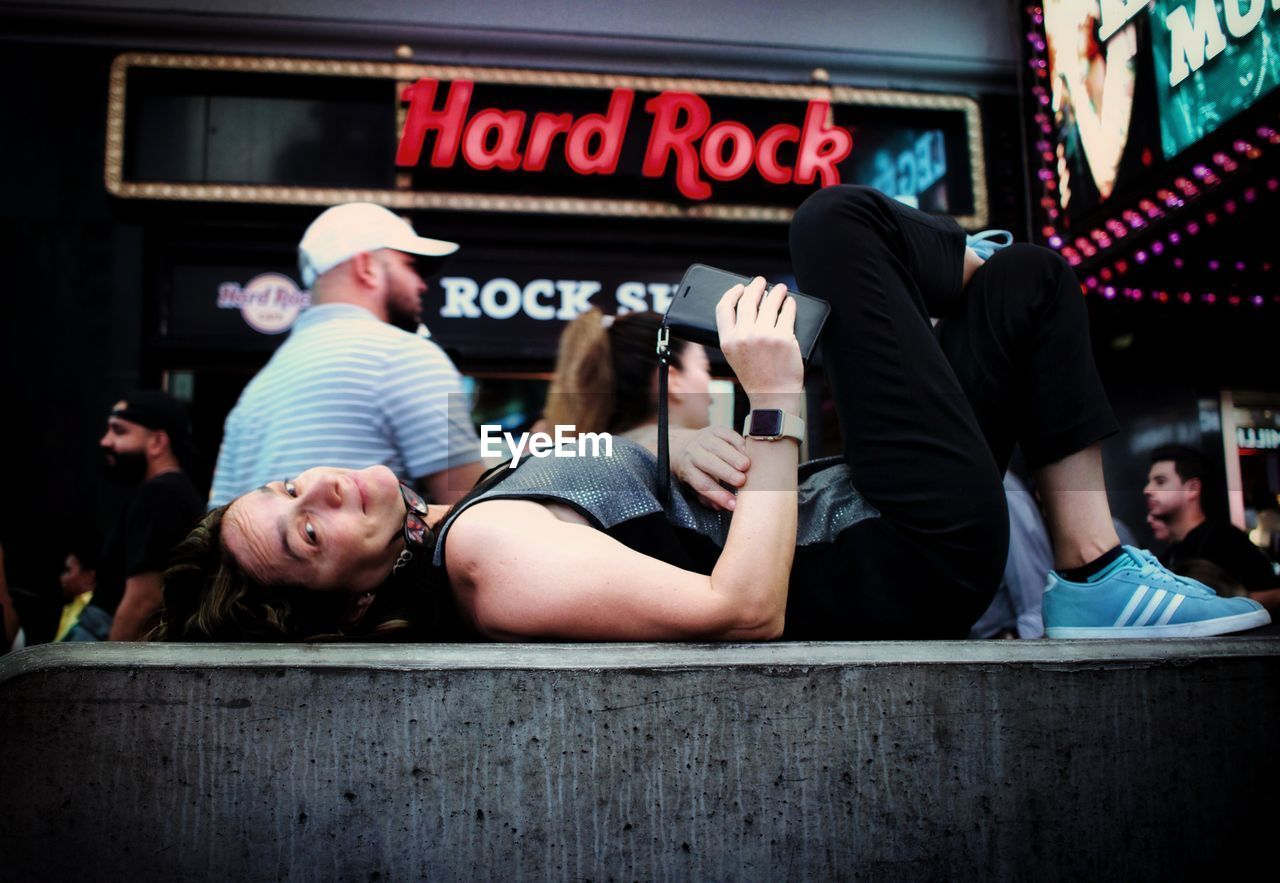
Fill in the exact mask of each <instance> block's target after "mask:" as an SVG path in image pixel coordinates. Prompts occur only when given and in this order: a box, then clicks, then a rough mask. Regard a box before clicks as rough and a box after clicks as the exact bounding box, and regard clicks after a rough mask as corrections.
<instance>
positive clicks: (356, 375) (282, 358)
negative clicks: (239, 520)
mask: <svg viewBox="0 0 1280 883" xmlns="http://www.w3.org/2000/svg"><path fill="white" fill-rule="evenodd" d="M457 250H458V246H457V243H454V242H447V241H445V240H442V239H430V238H428V237H426V236H419V235H418V234H417V233H415V232H414V230H413V227H412V226H411V225H410V224H409V222H408V221H406V220H404V219H403V218H400V217H398V216H397V215H395V214H394V213H392V212H390V211H388V210H387V209H385V208H383V207H382V206H378V205H373V204H371V203H367V202H354V203H348V204H346V205H338V206H334V207H333V208H330V209H327V210H325V211H324V212H322V213H321V214H320V216H319V217H318V218H316V219H315V220H314V221H313V222H312V223H311V226H309V227H308V228H307V230H306V232H305V233H304V234H303V236H302V240H301V242H299V243H298V264H299V269H300V270H301V272H302V281H303V283H304V284H305V285H307V286H308V287H309V288H310V289H311V306H310V307H309V308H308V309H307V310H306V311H304V312H303V313H302V315H300V316H299V317H298V319H297V321H296V322H294V325H293V328H292V330H291V331H290V333H289V339H288V340H286V341H285V342H284V344H283V345H282V346H281V347H280V348H279V349H278V350H277V351H276V353H275V355H274V356H272V358H271V361H270V362H268V363H267V365H266V367H264V368H263V369H262V370H261V371H260V372H258V375H257V376H256V377H254V378H253V380H252V381H250V383H249V385H248V386H247V387H245V390H244V392H243V393H242V394H241V395H240V400H239V401H238V402H237V403H236V406H235V408H234V409H232V411H231V413H230V415H228V417H227V422H226V426H225V430H224V433H223V439H222V448H221V450H220V451H219V453H218V465H217V469H216V470H215V472H214V477H213V490H212V492H211V493H210V495H209V505H210V506H220V505H222V504H224V503H227V502H230V501H231V500H232V499H234V498H235V497H237V496H239V495H240V494H242V493H244V492H246V491H248V490H252V489H253V488H256V487H261V486H262V485H264V484H266V483H268V482H271V481H278V480H282V479H287V478H291V477H293V476H294V475H297V474H298V473H299V472H302V471H304V470H306V469H308V468H310V467H312V466H344V467H348V468H352V469H360V468H363V467H365V466H374V465H378V464H381V465H384V466H387V467H388V468H389V469H391V471H392V472H394V473H396V475H398V476H399V477H400V478H401V480H403V481H406V482H414V481H416V482H418V483H419V484H420V487H421V489H422V490H423V492H424V495H425V496H427V497H429V498H431V499H432V500H434V501H435V502H440V503H451V502H453V501H455V500H457V499H458V498H459V497H461V496H462V494H463V493H465V492H466V491H467V490H468V489H469V488H470V487H471V485H472V484H473V483H474V482H475V479H476V478H478V477H479V475H480V472H481V469H480V463H479V460H480V445H479V441H478V440H477V439H476V436H475V429H474V428H473V426H472V424H471V417H470V414H469V413H468V410H467V407H466V397H465V396H464V395H463V392H462V381H461V378H460V376H459V374H458V372H457V369H456V368H454V366H453V364H452V363H451V362H450V361H449V357H448V356H446V355H445V353H444V351H443V350H442V349H440V347H438V346H436V344H434V343H433V342H431V341H430V340H427V339H426V338H425V337H423V336H419V335H418V334H415V333H413V332H414V331H416V330H417V329H418V327H419V325H420V323H421V321H422V295H423V294H424V293H425V292H426V290H427V285H426V282H424V281H423V274H424V273H425V274H426V275H428V276H430V275H434V272H435V271H438V269H439V265H440V263H441V262H442V261H443V259H444V258H446V257H448V256H449V255H451V254H453V253H454V252H455V251H457Z"/></svg>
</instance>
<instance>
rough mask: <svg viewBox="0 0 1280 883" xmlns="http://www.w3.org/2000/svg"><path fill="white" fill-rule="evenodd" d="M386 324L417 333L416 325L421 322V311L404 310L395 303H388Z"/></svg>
mask: <svg viewBox="0 0 1280 883" xmlns="http://www.w3.org/2000/svg"><path fill="white" fill-rule="evenodd" d="M387 324H388V325H394V326H395V327H396V328H399V329H400V330H401V331H408V332H409V333H410V334H417V333H418V326H419V325H421V324H422V313H421V311H420V310H406V309H404V308H402V307H400V306H398V305H396V304H388V305H387Z"/></svg>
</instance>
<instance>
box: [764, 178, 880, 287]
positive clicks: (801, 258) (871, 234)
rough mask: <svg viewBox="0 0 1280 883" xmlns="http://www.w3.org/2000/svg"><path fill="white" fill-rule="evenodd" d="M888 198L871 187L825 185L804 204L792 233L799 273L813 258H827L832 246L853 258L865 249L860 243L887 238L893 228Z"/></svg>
mask: <svg viewBox="0 0 1280 883" xmlns="http://www.w3.org/2000/svg"><path fill="white" fill-rule="evenodd" d="M887 199H888V197H886V196H885V195H884V194H883V193H881V192H880V191H878V190H875V189H874V188H871V187H866V186H862V185H859V184H837V185H834V186H831V187H824V188H822V189H821V190H819V191H817V192H816V193H814V194H812V195H811V196H810V197H809V198H808V199H806V200H805V201H804V202H803V203H801V205H800V207H799V208H798V209H796V213H795V216H794V217H793V218H792V220H791V230H790V234H789V239H790V245H791V258H792V264H793V266H795V267H796V271H797V273H800V272H803V270H802V267H804V266H805V265H807V264H808V263H810V262H811V261H812V260H819V261H823V260H827V259H828V258H829V257H830V255H831V254H832V253H833V251H832V249H836V250H838V252H839V253H844V254H846V255H847V256H850V257H853V256H856V254H858V253H861V252H862V251H864V250H865V249H861V248H858V244H859V243H862V244H865V243H869V242H872V241H876V240H881V241H884V240H885V239H886V237H888V230H889V229H890V227H891V219H890V218H889V216H888V210H887V209H886V207H885V201H886V200H887ZM873 251H874V249H873ZM851 252H852V253H851Z"/></svg>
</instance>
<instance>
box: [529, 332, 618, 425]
mask: <svg viewBox="0 0 1280 883" xmlns="http://www.w3.org/2000/svg"><path fill="white" fill-rule="evenodd" d="M604 318H605V317H604V314H603V313H601V312H600V311H599V310H597V309H595V308H594V307H592V308H591V309H589V310H587V311H586V312H585V313H582V314H581V315H579V316H578V318H576V319H574V320H573V321H572V322H570V323H569V324H568V325H566V326H565V327H564V331H563V332H562V333H561V334H560V352H559V354H558V355H557V356H556V373H555V376H554V377H553V378H552V379H551V387H550V389H548V390H547V406H546V409H545V410H544V411H543V414H542V416H543V419H544V420H546V422H547V423H548V424H550V426H551V427H552V428H553V429H552V431H554V427H556V426H574V427H576V428H577V431H578V432H604V431H606V430H607V429H609V418H610V416H611V415H612V414H613V407H614V399H615V397H616V379H615V375H614V370H613V351H612V348H611V347H610V345H609V329H607V328H605V326H604Z"/></svg>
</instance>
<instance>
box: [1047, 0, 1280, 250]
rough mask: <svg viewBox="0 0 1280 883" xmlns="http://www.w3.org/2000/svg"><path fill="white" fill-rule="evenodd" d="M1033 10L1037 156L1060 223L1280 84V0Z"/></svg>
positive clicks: (1155, 0)
mask: <svg viewBox="0 0 1280 883" xmlns="http://www.w3.org/2000/svg"><path fill="white" fill-rule="evenodd" d="M1028 15H1029V17H1030V20H1031V23H1032V26H1033V27H1032V32H1031V33H1030V34H1028V41H1029V44H1030V47H1031V49H1030V53H1029V64H1030V66H1031V68H1032V70H1033V80H1032V85H1031V92H1032V97H1033V99H1034V100H1035V101H1036V110H1037V124H1038V133H1037V142H1036V161H1037V163H1038V164H1040V165H1041V168H1042V172H1041V179H1042V180H1045V181H1050V182H1051V183H1052V186H1048V187H1046V190H1047V191H1048V194H1049V195H1046V197H1045V199H1046V200H1047V201H1048V204H1046V205H1045V206H1044V207H1045V209H1046V211H1047V213H1048V216H1049V217H1050V218H1051V219H1054V220H1058V221H1059V224H1060V226H1065V227H1070V226H1072V222H1073V221H1075V220H1076V219H1078V218H1080V217H1081V215H1083V214H1086V213H1089V212H1091V211H1092V210H1094V209H1095V208H1098V207H1099V206H1101V205H1104V204H1106V203H1107V201H1108V200H1110V199H1111V198H1112V197H1113V195H1114V194H1117V193H1122V192H1124V191H1125V190H1126V189H1130V188H1131V186H1132V185H1133V184H1134V182H1135V181H1137V180H1138V179H1140V178H1142V177H1143V176H1144V173H1145V172H1146V171H1147V170H1148V169H1149V168H1152V167H1154V166H1156V165H1158V164H1160V163H1162V162H1163V161H1165V160H1169V159H1172V158H1173V157H1174V156H1176V155H1178V154H1180V153H1182V152H1183V151H1184V150H1186V149H1187V148H1189V147H1191V146H1192V145H1194V144H1196V143H1198V142H1199V141H1200V140H1201V139H1203V138H1204V137H1205V136H1206V135H1209V134H1210V133H1212V132H1214V131H1216V130H1217V129H1219V128H1220V127H1221V126H1223V125H1224V124H1225V123H1227V122H1228V121H1229V120H1231V119H1232V118H1233V117H1236V116H1238V115H1239V114H1240V113H1242V112H1243V111H1245V110H1246V109H1247V108H1249V107H1251V106H1253V105H1255V104H1256V103H1258V102H1259V101H1261V100H1262V99H1263V98H1265V97H1266V96H1267V95H1268V94H1269V93H1271V92H1272V91H1273V90H1274V89H1275V87H1276V85H1277V84H1278V83H1280V0H1045V2H1044V3H1043V6H1042V7H1029V8H1028ZM1036 24H1040V25H1042V26H1043V37H1041V36H1040V35H1039V34H1037V33H1036V32H1035V31H1036V28H1035V25H1036Z"/></svg>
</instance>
